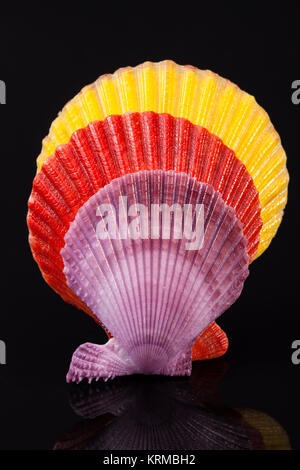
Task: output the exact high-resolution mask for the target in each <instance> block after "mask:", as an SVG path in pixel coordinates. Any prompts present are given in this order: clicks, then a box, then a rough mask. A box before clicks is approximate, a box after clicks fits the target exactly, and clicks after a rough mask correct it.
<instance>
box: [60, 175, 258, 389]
mask: <svg viewBox="0 0 300 470" xmlns="http://www.w3.org/2000/svg"><path fill="white" fill-rule="evenodd" d="M124 198H125V199H124ZM124 201H125V202H124ZM153 204H156V206H155V207H156V208H157V207H168V208H169V211H170V207H173V210H172V214H170V212H167V215H166V216H164V215H163V214H161V217H160V216H159V217H157V212H154V211H153ZM157 205H159V206H157ZM163 205H164V206H163ZM180 208H188V209H189V210H190V211H191V212H190V214H193V215H192V216H191V218H190V219H189V220H190V225H189V226H188V225H186V219H185V218H184V217H185V215H186V212H182V210H181V209H180ZM127 209H128V211H127ZM200 209H201V210H200ZM107 211H111V212H109V214H108V215H107V214H106V213H107ZM124 213H126V214H127V213H128V214H129V215H131V216H133V219H132V220H130V221H129V222H128V220H124ZM104 214H106V215H104ZM107 217H108V218H107ZM116 221H119V222H120V221H121V222H122V223H119V224H118V226H117V225H116ZM104 227H106V229H104ZM201 227H202V228H203V234H202V235H203V236H201V233H202V232H201V230H200V228H201ZM246 248H247V239H246V238H245V236H244V234H243V230H242V224H241V222H240V221H239V219H238V218H237V217H236V215H235V211H234V209H232V208H231V207H229V206H227V205H226V204H225V202H224V201H223V199H222V197H221V196H220V194H219V193H218V192H217V191H216V190H215V189H214V188H213V186H211V185H209V184H207V183H200V182H198V181H197V180H196V178H192V177H189V176H188V175H186V174H185V173H176V172H175V171H162V170H151V171H140V172H137V173H133V174H128V175H124V176H122V177H120V178H116V179H114V180H113V181H112V182H111V183H109V184H108V185H106V186H105V187H104V188H101V189H99V190H98V192H96V193H95V194H94V195H93V196H92V197H90V198H89V199H88V200H87V202H85V203H84V204H83V206H81V207H80V208H79V210H78V212H77V214H76V216H75V219H74V220H73V222H72V223H71V224H70V228H69V230H68V231H67V233H66V235H65V245H64V247H63V248H62V250H61V256H62V259H63V263H64V274H65V277H66V281H67V285H68V287H69V288H70V289H71V291H72V292H74V293H75V294H76V295H77V296H78V297H79V298H80V299H81V300H82V301H83V302H84V303H85V304H86V305H87V306H88V308H89V309H90V310H91V311H92V312H93V314H94V315H95V316H96V317H97V318H98V320H99V321H100V322H101V323H103V324H104V325H105V326H106V327H107V329H108V330H109V331H110V333H111V334H112V335H113V338H112V339H110V340H109V341H108V343H106V344H105V345H104V346H103V345H101V346H100V345H95V344H91V343H85V344H83V345H82V346H80V347H79V348H78V349H77V350H76V351H75V353H74V355H73V358H72V362H71V366H70V370H69V373H68V375H67V380H68V381H76V382H78V381H80V380H82V379H84V378H86V379H88V380H89V381H91V380H92V379H99V378H100V377H101V378H104V379H105V380H106V379H108V378H113V377H115V376H117V375H128V374H134V373H144V374H145V373H147V374H149V373H150V374H164V375H189V374H190V372H191V359H192V345H193V344H194V342H195V340H196V338H197V337H198V335H199V334H200V333H201V332H202V331H204V330H205V328H207V327H208V325H210V324H211V322H212V321H214V320H215V319H216V318H217V317H219V316H220V315H221V314H222V313H223V312H224V311H225V310H226V309H227V308H228V307H229V306H230V305H231V304H232V303H233V302H234V301H235V300H236V299H237V297H238V296H239V295H240V293H241V290H242V287H243V283H244V280H245V278H246V277H247V275H248V263H249V257H248V254H247V249H246Z"/></svg>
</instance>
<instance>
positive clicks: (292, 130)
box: [0, 2, 300, 449]
mask: <svg viewBox="0 0 300 470" xmlns="http://www.w3.org/2000/svg"><path fill="white" fill-rule="evenodd" d="M73 15H75V16H73ZM298 20H299V11H297V9H296V7H295V5H294V4H292V3H290V4H288V3H285V4H284V5H283V4H280V3H275V2H272V3H271V4H266V3H264V4H263V3H262V2H261V4H253V2H249V3H244V2H241V3H240V5H239V4H236V5H234V4H230V3H228V2H222V3H221V2H220V3H214V4H213V5H212V7H211V8H210V7H209V6H206V7H204V4H202V3H201V2H197V3H196V2H195V3H188V2H182V3H181V4H180V5H179V4H178V6H177V4H176V2H173V3H172V4H170V5H169V8H166V9H165V11H163V10H162V4H161V5H160V6H159V5H158V6H155V5H154V4H152V3H145V5H142V4H140V7H139V9H134V8H131V7H130V6H129V5H124V6H123V7H120V6H119V5H118V4H117V3H116V4H115V5H114V6H112V8H111V9H110V10H104V9H103V8H98V9H93V10H91V7H90V9H88V6H87V5H86V6H85V5H84V4H82V5H81V8H80V10H79V9H78V10H74V7H73V8H70V9H69V10H66V11H63V9H62V7H59V8H56V9H55V8H54V7H53V8H52V9H51V10H50V7H49V9H48V10H47V9H46V10H44V11H43V12H41V15H40V16H38V17H37V16H31V15H30V14H29V13H28V11H27V12H25V11H24V14H23V15H22V14H20V15H19V16H13V15H2V17H1V18H0V41H1V60H0V79H1V80H4V81H5V83H6V87H7V104H6V105H4V106H1V107H0V124H1V130H0V137H1V139H0V145H1V179H2V184H1V189H2V197H1V232H2V236H3V237H4V238H3V241H2V259H3V262H2V274H3V277H2V281H1V284H2V308H1V314H0V339H2V340H4V341H5V342H6V345H7V365H5V366H0V387H1V391H0V436H1V437H0V448H2V449H14V448H17V449H18V448H51V447H52V446H53V444H54V442H55V440H56V439H57V437H59V435H60V434H62V433H63V432H64V431H65V430H66V429H68V427H69V426H70V425H72V424H73V423H74V422H75V421H76V420H79V418H78V417H76V416H75V415H74V413H73V412H72V410H71V409H70V408H69V406H68V401H67V392H66V385H65V374H66V372H67V369H68V365H69V361H70V358H71V355H72V353H73V351H74V349H75V348H76V347H77V346H78V345H79V344H81V343H82V342H85V341H91V342H98V343H101V342H104V340H105V335H104V334H103V333H102V332H101V330H100V328H99V327H97V325H96V324H95V323H94V322H93V320H91V319H90V318H89V317H88V316H87V315H84V314H83V313H82V312H80V311H78V310H77V309H75V308H74V307H72V306H70V305H68V304H66V303H64V302H63V301H62V300H61V299H60V297H59V296H58V295H57V294H55V292H54V291H52V290H51V289H50V288H49V287H48V286H47V284H46V283H45V282H44V281H43V279H42V276H41V274H40V272H39V269H38V267H37V265H36V264H35V262H34V261H33V259H32V256H31V252H30V249H29V246H28V242H27V236H28V232H27V226H26V211H27V200H28V197H29V194H30V191H31V185H32V180H33V177H34V175H35V168H36V166H35V159H36V157H37V155H38V154H39V152H40V148H41V141H42V139H43V137H44V136H45V135H46V134H47V133H48V129H49V127H50V124H51V122H52V120H53V119H54V118H55V117H56V115H57V113H58V111H59V110H60V109H61V108H62V107H63V105H64V104H65V103H66V101H67V100H69V99H71V98H72V97H73V96H74V95H75V94H76V93H77V92H78V91H79V90H80V89H81V88H82V87H83V86H85V85H86V84H88V83H90V82H92V81H94V80H95V79H96V78H97V77H98V76H99V75H101V74H103V73H112V72H114V71H115V70H116V69H118V68H119V67H122V66H127V65H131V66H135V65H137V64H139V63H141V62H144V61H145V60H152V61H159V60H163V59H172V60H174V61H175V62H177V63H179V64H191V65H194V66H196V67H198V68H201V69H206V68H207V69H211V70H213V71H214V72H216V73H218V74H220V75H221V76H224V77H226V78H229V79H230V80H232V81H233V82H234V83H237V84H238V85H239V86H240V87H241V88H242V89H244V90H246V91H247V92H249V93H250V94H253V95H254V96H255V97H256V100H257V101H258V103H259V104H260V105H261V106H263V107H264V108H265V109H266V110H267V112H268V113H269V115H270V118H271V120H272V122H273V124H274V126H275V128H276V129H277V131H278V132H279V134H280V136H281V139H282V144H283V147H284V149H285V150H286V153H287V156H288V170H289V173H290V177H291V181H290V185H289V202H288V205H287V208H286V211H285V216H284V219H283V222H282V224H281V226H280V229H279V231H278V233H277V236H276V237H275V239H274V240H273V242H272V244H271V246H270V248H269V249H268V250H267V251H266V252H265V253H264V254H263V255H262V256H261V257H260V258H259V259H258V260H256V261H255V262H253V264H252V265H251V268H250V276H249V278H248V279H247V281H246V284H245V287H244V290H243V292H242V295H241V297H240V298H239V299H238V301H237V302H236V303H235V304H234V305H233V306H232V307H231V308H230V309H229V310H228V311H227V312H226V313H225V314H224V315H223V316H222V318H221V319H220V320H219V324H220V325H221V326H222V327H223V328H224V330H225V331H226V332H227V334H228V336H229V339H230V349H229V352H228V353H227V355H226V360H227V362H228V363H229V370H228V373H227V375H226V377H225V378H224V382H223V383H222V384H221V385H220V389H221V393H222V397H223V400H224V401H225V402H227V403H229V404H232V405H244V406H249V407H252V408H255V409H260V410H262V411H265V412H266V413H269V414H270V415H271V416H273V417H274V418H275V419H276V420H278V421H279V422H280V423H281V425H282V426H283V427H284V428H285V429H286V430H287V432H288V434H289V436H290V439H291V443H292V447H293V448H298V449H299V448H300V431H299V396H300V386H299V382H300V380H299V377H300V365H298V366H296V365H293V364H292V362H291V354H292V349H291V344H292V342H293V341H294V340H295V339H300V312H299V287H298V282H299V274H298V272H299V271H298V269H299V268H298V266H299V247H298V239H299V235H298V228H299V222H298V216H299V210H298V200H299V183H297V173H298V171H299V124H300V105H298V106H297V105H294V104H293V103H292V101H291V94H292V89H291V84H292V82H293V81H294V80H296V79H300V70H299V63H300V41H299V24H298Z"/></svg>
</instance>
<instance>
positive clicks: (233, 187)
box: [27, 61, 288, 381]
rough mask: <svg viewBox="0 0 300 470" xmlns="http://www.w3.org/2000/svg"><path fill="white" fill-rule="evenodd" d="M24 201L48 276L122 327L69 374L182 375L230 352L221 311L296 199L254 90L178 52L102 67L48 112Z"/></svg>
mask: <svg viewBox="0 0 300 470" xmlns="http://www.w3.org/2000/svg"><path fill="white" fill-rule="evenodd" d="M37 164H38V171H37V175H36V177H35V179H34V182H33V189H32V193H31V196H30V199H29V204H28V205H29V211H28V217H27V220H28V227H29V232H30V234H29V242H30V246H31V249H32V253H33V256H34V258H35V260H36V261H37V263H38V265H39V267H40V269H41V272H42V274H43V276H44V278H45V280H46V281H47V282H48V284H50V286H51V287H53V289H54V290H55V291H56V292H58V293H59V294H60V295H61V296H62V297H63V298H64V299H65V300H66V301H67V302H70V303H72V304H74V305H76V306H77V307H79V308H81V309H83V310H84V311H85V312H86V313H88V314H90V315H91V316H93V317H94V318H95V320H96V321H97V322H99V323H100V324H101V325H102V326H104V327H105V328H106V330H107V331H108V332H109V335H110V336H113V338H111V339H110V340H109V341H108V342H107V343H106V345H104V346H103V345H95V344H90V343H86V344H84V345H82V346H80V347H79V348H78V349H77V350H76V351H75V353H74V355H73V358H72V362H71V366H70V370H69V373H68V376H67V378H68V380H74V381H80V380H81V379H83V378H87V379H88V380H89V381H90V380H92V379H94V378H96V379H97V378H100V377H103V378H104V379H107V378H109V377H115V376H116V375H126V374H132V373H154V374H168V375H186V374H190V371H191V360H192V358H193V359H208V358H213V357H217V356H220V355H222V354H223V353H224V352H225V351H226V349H227V346H228V340H227V337H226V334H225V333H224V332H223V331H222V330H221V329H220V328H219V327H218V326H217V324H216V323H215V321H214V320H215V319H216V318H217V317H218V316H220V315H221V314H222V313H223V312H224V311H225V310H226V309H227V308H228V307H229V306H230V305H231V304H232V303H233V302H234V301H235V300H236V299H237V297H238V296H239V295H240V292H241V290H242V287H243V282H244V280H245V278H246V276H247V274H248V265H249V262H251V261H252V260H253V259H255V258H256V257H257V256H259V255H260V254H261V253H262V252H263V251H264V250H265V249H266V248H267V246H268V245H269V243H270V241H271V239H272V238H273V236H274V235H275V233H276V230H277V228H278V226H279V224H280V221H281V218H282V214H283V209H284V206H285V203H286V198H287V184H288V173H287V170H286V157H285V153H284V151H283V149H282V146H281V143H280V139H279V136H278V134H277V133H276V131H275V130H274V128H273V126H272V124H271V122H270V120H269V118H268V115H267V114H266V112H265V111H263V110H262V108H261V107H260V106H258V104H257V103H256V102H255V100H254V98H253V97H251V96H250V95H248V94H247V93H245V92H243V91H241V90H240V89H239V88H238V87H237V86H235V85H233V84H232V83H231V82H229V81H228V80H225V79H223V78H220V77H219V76H217V75H215V74H213V73H212V72H209V71H201V70H197V69H195V68H193V67H190V66H179V65H176V64H175V63H173V62H171V61H164V62H160V63H155V64H152V63H145V64H142V65H140V66H138V67H135V68H126V69H120V70H119V71H117V72H116V73H115V74H113V75H104V76H102V77H100V78H99V79H98V80H97V81H96V82H95V83H94V84H92V85H90V86H88V87H86V88H84V89H83V90H82V91H81V92H80V93H79V94H78V95H77V96H76V97H75V98H74V99H73V100H71V101H70V102H69V103H68V104H67V105H66V106H65V107H64V108H63V110H62V111H61V113H60V114H59V115H58V117H57V118H56V119H55V121H54V122H53V123H52V125H51V128H50V132H49V135H48V136H47V137H46V138H45V139H44V141H43V148H42V152H41V154H40V156H39V157H38V159H37Z"/></svg>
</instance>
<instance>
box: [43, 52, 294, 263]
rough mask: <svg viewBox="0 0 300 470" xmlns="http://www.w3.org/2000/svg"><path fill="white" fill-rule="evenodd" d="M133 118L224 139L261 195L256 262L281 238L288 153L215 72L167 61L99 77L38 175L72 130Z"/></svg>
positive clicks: (254, 108) (247, 99) (55, 131)
mask: <svg viewBox="0 0 300 470" xmlns="http://www.w3.org/2000/svg"><path fill="white" fill-rule="evenodd" d="M128 111H140V112H143V111H155V112H158V113H169V114H171V115H173V116H176V117H183V118H187V119H189V120H190V121H191V122H192V123H194V124H198V125H201V126H203V127H205V128H206V129H208V131H210V132H211V133H213V134H216V135H217V136H219V137H220V138H221V139H222V141H223V142H224V144H225V145H227V146H228V147H229V148H230V149H232V150H233V151H234V152H235V154H236V156H237V158H238V159H239V160H241V161H242V162H243V163H244V164H245V166H246V168H247V170H248V172H249V173H250V174H251V176H252V177H253V180H254V184H255V187H256V188H257V191H258V192H259V199H260V203H261V207H262V214H261V217H262V220H263V228H262V231H261V237H260V244H259V247H258V250H257V253H256V257H257V256H259V255H260V254H261V253H262V252H263V251H264V250H265V249H266V248H267V247H268V246H269V244H270V242H271V240H272V238H273V237H274V235H275V234H276V231H277V229H278V226H279V224H280V222H281V219H282V215H283V209H284V207H285V204H286V201H287V185H288V179H289V177H288V172H287V169H286V156H285V152H284V150H283V148H282V145H281V142H280V138H279V136H278V134H277V132H276V131H275V129H274V127H273V125H272V123H271V122H270V119H269V116H268V114H267V113H266V112H265V111H264V110H263V109H262V108H261V107H260V106H259V105H258V104H257V103H256V101H255V99H254V97H253V96H251V95H249V94H247V93H245V92H244V91H242V90H240V89H239V88H238V87H237V86H236V85H234V84H233V83H231V82H230V81H228V80H226V79H224V78H221V77H220V76H218V75H216V74H214V73H213V72H211V71H208V70H205V71H203V70H199V69H196V68H195V67H191V66H180V65H177V64H175V63H174V62H172V61H163V62H158V63H151V62H145V63H144V64H141V65H139V66H137V67H135V68H131V67H126V68H123V69H120V70H118V71H117V72H115V73H114V74H113V75H103V76H101V77H100V78H99V79H98V80H97V81H96V82H95V83H93V84H91V85H89V86H86V87H85V88H83V90H82V91H81V92H80V93H79V94H78V95H76V96H75V98H73V99H72V100H71V101H69V102H68V103H67V104H66V106H65V107H64V108H63V110H62V111H61V112H60V113H59V115H58V117H57V118H56V119H55V120H54V121H53V123H52V125H51V128H50V132H49V135H48V136H47V137H46V138H45V139H44V141H43V148H42V152H41V154H40V155H39V157H38V159H37V165H38V171H39V170H40V169H41V167H42V165H43V163H44V161H45V159H46V158H47V157H48V156H50V155H52V154H53V153H54V151H55V149H56V148H57V146H58V145H60V144H62V143H67V142H68V140H69V139H70V137H71V135H72V133H73V132H74V131H75V130H77V129H80V128H83V127H85V126H86V125H87V124H88V123H90V122H92V121H95V120H101V119H104V118H105V117H106V116H108V115H111V114H123V113H126V112H128Z"/></svg>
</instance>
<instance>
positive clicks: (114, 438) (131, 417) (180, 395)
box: [0, 359, 300, 450]
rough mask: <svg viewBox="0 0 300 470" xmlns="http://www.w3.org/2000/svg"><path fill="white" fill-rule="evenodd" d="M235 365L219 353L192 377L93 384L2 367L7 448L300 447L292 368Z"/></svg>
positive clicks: (0, 411)
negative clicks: (12, 373)
mask: <svg viewBox="0 0 300 470" xmlns="http://www.w3.org/2000/svg"><path fill="white" fill-rule="evenodd" d="M234 368H235V367H234V366H233V367H232V368H231V367H230V365H229V363H228V362H227V361H226V360H224V359H217V360H214V361H205V362H202V363H196V364H194V368H193V373H192V376H191V377H189V378H188V377H186V378H178V377H177V378H172V377H150V376H131V377H121V378H117V379H115V380H113V381H108V382H106V383H105V382H103V381H99V382H95V383H93V384H91V385H88V384H87V383H85V382H84V383H82V384H79V385H75V384H72V385H64V384H63V383H61V384H60V385H58V384H57V385H55V384H54V383H53V380H51V382H50V381H48V380H47V377H46V376H45V374H44V373H42V376H43V377H42V378H43V380H41V383H39V385H38V384H37V383H36V382H34V380H33V379H32V378H29V377H27V379H25V378H24V379H23V380H17V381H15V380H14V379H12V377H9V376H8V374H3V375H6V377H3V375H2V376H1V403H0V421H1V430H2V432H1V448H2V449H53V448H54V449H55V450H59V449H70V450H71V449H99V450H100V449H105V450H116V449H119V450H138V449H144V450H197V449H231V450H232V449H234V450H241V449H246V450H249V449H270V450H271V449H291V448H293V449H299V448H300V445H299V443H300V433H299V429H298V416H299V410H298V407H297V400H296V398H297V397H298V396H299V392H300V390H299V386H298V388H296V385H295V381H294V380H293V378H292V376H293V370H292V369H291V374H289V375H288V374H286V375H284V374H281V376H280V379H279V376H278V375H277V378H276V377H275V376H273V375H272V374H270V367H268V370H267V369H266V368H264V367H262V366H261V367H259V366H257V367H256V370H254V368H253V367H252V366H251V367H250V368H248V370H245V371H244V374H245V375H244V376H243V375H242V376H241V374H240V372H239V373H238V374H237V370H234ZM277 373H280V368H277ZM278 379H279V380H278ZM276 384H277V388H276ZM280 384H281V385H280ZM272 387H275V389H276V398H275V397H274V396H275V393H272ZM280 387H281V389H280ZM286 387H288V388H286ZM275 389H274V390H275ZM280 392H281V393H280ZM278 397H279V398H278ZM294 398H295V401H294V402H293V399H294ZM293 404H294V406H293Z"/></svg>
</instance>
